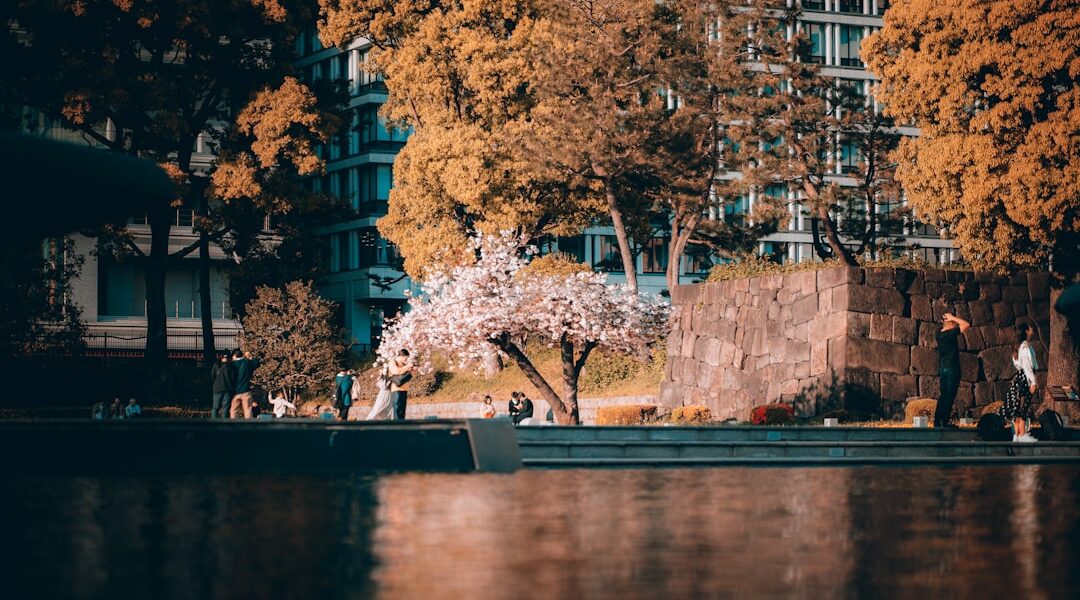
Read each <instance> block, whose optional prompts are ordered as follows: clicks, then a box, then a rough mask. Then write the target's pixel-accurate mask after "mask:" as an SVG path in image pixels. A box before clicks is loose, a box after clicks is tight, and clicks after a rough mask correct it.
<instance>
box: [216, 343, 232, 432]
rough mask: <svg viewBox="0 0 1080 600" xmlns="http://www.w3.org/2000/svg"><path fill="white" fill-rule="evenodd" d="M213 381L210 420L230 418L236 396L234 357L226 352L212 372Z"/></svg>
mask: <svg viewBox="0 0 1080 600" xmlns="http://www.w3.org/2000/svg"><path fill="white" fill-rule="evenodd" d="M210 377H211V379H212V381H213V396H214V402H213V404H211V405H210V418H211V419H216V418H222V419H228V418H229V407H230V404H231V402H232V397H233V396H235V395H236V367H235V366H234V365H233V362H232V355H230V354H229V353H228V352H225V353H223V354H222V355H221V359H220V360H219V361H218V362H216V363H214V366H213V367H212V368H211V370H210Z"/></svg>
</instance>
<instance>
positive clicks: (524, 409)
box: [509, 392, 533, 425]
mask: <svg viewBox="0 0 1080 600" xmlns="http://www.w3.org/2000/svg"><path fill="white" fill-rule="evenodd" d="M510 398H511V400H510V407H509V408H510V418H511V419H513V420H514V425H517V424H518V423H521V422H522V421H524V420H525V419H530V418H532V416H533V403H532V400H529V399H528V398H526V397H525V394H524V393H522V392H514V393H513V394H511V395H510Z"/></svg>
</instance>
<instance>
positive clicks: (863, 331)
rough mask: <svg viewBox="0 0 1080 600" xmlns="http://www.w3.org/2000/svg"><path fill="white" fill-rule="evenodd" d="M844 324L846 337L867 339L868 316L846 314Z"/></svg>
mask: <svg viewBox="0 0 1080 600" xmlns="http://www.w3.org/2000/svg"><path fill="white" fill-rule="evenodd" d="M837 314H844V313H837ZM844 322H845V324H846V325H845V329H846V331H847V334H848V335H850V336H854V337H867V336H869V335H870V315H868V314H865V313H846V319H845V320H844Z"/></svg>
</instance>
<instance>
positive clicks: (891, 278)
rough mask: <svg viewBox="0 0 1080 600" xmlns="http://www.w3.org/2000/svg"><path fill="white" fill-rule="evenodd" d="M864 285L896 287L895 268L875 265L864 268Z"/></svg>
mask: <svg viewBox="0 0 1080 600" xmlns="http://www.w3.org/2000/svg"><path fill="white" fill-rule="evenodd" d="M865 272H866V285H869V286H872V287H879V288H889V289H895V288H896V269H890V268H885V267H875V268H868V269H865Z"/></svg>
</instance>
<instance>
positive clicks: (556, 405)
mask: <svg viewBox="0 0 1080 600" xmlns="http://www.w3.org/2000/svg"><path fill="white" fill-rule="evenodd" d="M493 343H494V344H495V345H496V346H498V347H499V349H500V350H502V351H503V352H505V353H506V354H507V355H508V356H510V358H512V359H514V362H515V363H517V366H518V368H520V369H521V372H522V373H524V374H525V377H526V378H527V379H528V380H529V382H530V383H532V384H533V387H535V388H536V391H538V392H540V395H541V396H543V397H544V400H547V403H548V405H549V406H551V412H552V413H553V414H554V415H555V422H557V423H558V424H559V425H577V424H579V422H580V421H579V420H578V415H577V412H576V407H575V411H574V412H573V413H572V414H571V412H570V409H569V408H567V406H566V404H564V403H563V401H562V399H561V398H559V395H558V394H556V393H555V390H554V389H552V387H551V386H550V385H549V384H548V382H547V381H546V380H545V379H544V376H543V375H541V374H540V371H537V370H536V367H535V366H534V365H533V364H532V361H530V360H529V357H528V356H525V353H524V352H522V351H521V349H520V348H518V347H517V346H516V345H515V344H514V343H513V342H510V341H509V340H508V339H502V340H497V341H495V342H493Z"/></svg>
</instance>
